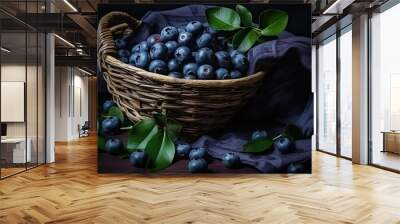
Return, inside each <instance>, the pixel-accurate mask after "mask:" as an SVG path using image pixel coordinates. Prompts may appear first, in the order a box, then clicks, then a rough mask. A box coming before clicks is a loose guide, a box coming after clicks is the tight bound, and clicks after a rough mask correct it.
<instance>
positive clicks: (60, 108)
mask: <svg viewBox="0 0 400 224" xmlns="http://www.w3.org/2000/svg"><path fill="white" fill-rule="evenodd" d="M55 85H56V91H55V120H56V122H55V128H56V131H55V140H56V141H70V140H74V139H77V138H79V133H78V125H83V124H84V123H85V121H87V120H88V118H89V110H88V78H87V77H86V76H84V74H83V73H82V72H80V71H79V70H78V69H76V68H72V67H56V83H55Z"/></svg>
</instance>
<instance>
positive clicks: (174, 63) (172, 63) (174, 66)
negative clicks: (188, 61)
mask: <svg viewBox="0 0 400 224" xmlns="http://www.w3.org/2000/svg"><path fill="white" fill-rule="evenodd" d="M168 69H169V71H170V72H179V71H180V70H181V63H180V62H179V61H178V60H177V59H175V58H173V59H171V60H169V61H168Z"/></svg>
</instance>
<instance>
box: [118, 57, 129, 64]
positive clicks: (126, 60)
mask: <svg viewBox="0 0 400 224" xmlns="http://www.w3.org/2000/svg"><path fill="white" fill-rule="evenodd" d="M119 60H120V61H122V62H123V63H126V64H128V63H129V58H125V57H123V58H119Z"/></svg>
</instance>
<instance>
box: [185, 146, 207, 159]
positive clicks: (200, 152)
mask: <svg viewBox="0 0 400 224" xmlns="http://www.w3.org/2000/svg"><path fill="white" fill-rule="evenodd" d="M205 155H206V149H205V148H194V149H192V150H191V151H190V153H189V159H190V160H192V159H201V158H204V156H205Z"/></svg>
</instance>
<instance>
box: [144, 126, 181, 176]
mask: <svg viewBox="0 0 400 224" xmlns="http://www.w3.org/2000/svg"><path fill="white" fill-rule="evenodd" d="M145 151H146V153H147V155H148V156H149V160H150V168H151V170H152V171H159V170H163V169H165V168H167V167H169V166H170V165H171V163H172V161H173V160H174V156H175V145H174V143H173V142H172V140H171V138H170V137H169V135H168V132H167V131H166V130H165V129H164V130H161V129H160V130H158V131H157V133H156V134H155V135H154V136H153V137H152V138H151V140H150V141H149V143H148V144H147V146H146V150H145Z"/></svg>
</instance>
